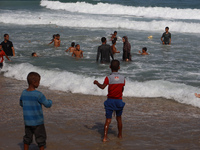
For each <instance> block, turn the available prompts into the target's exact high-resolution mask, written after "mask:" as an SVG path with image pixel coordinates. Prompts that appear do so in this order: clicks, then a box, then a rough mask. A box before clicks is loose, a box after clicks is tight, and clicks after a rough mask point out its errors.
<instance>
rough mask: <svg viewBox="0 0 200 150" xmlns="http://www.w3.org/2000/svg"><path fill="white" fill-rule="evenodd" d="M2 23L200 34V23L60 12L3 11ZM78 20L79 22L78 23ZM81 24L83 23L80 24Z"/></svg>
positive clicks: (0, 20) (0, 21)
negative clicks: (167, 30) (168, 30)
mask: <svg viewBox="0 0 200 150" xmlns="http://www.w3.org/2000/svg"><path fill="white" fill-rule="evenodd" d="M0 18H1V19H0V23H5V24H17V25H23V26H24V25H57V26H63V27H72V28H94V29H101V28H104V29H106V28H107V29H108V28H111V29H113V28H114V29H116V28H119V29H130V30H142V31H155V32H161V31H163V29H164V27H165V26H166V25H168V26H169V27H170V31H174V32H181V33H200V23H194V22H191V23H190V22H185V21H172V20H160V21H158V20H152V21H139V20H133V19H131V18H129V17H128V18H126V19H124V18H123V17H110V16H87V15H86V16H85V15H81V14H67V15H63V14H61V13H58V12H52V13H49V12H40V13H38V12H34V13H31V12H27V11H2V12H1V17H0ZM77 20H78V21H77ZM80 22H81V23H80Z"/></svg>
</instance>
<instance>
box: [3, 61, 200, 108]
mask: <svg viewBox="0 0 200 150" xmlns="http://www.w3.org/2000/svg"><path fill="white" fill-rule="evenodd" d="M1 71H2V72H3V74H4V76H5V77H10V78H15V79H17V80H24V81H25V80H26V77H27V75H28V73H29V72H31V71H36V72H38V73H39V74H40V75H41V77H42V79H41V85H43V86H46V87H48V88H49V89H51V90H60V91H65V92H72V93H81V94H89V95H104V96H106V94H107V89H105V90H100V89H99V88H97V87H96V86H95V85H94V84H93V81H94V80H95V79H96V80H98V81H99V82H101V83H102V82H103V81H104V77H99V78H96V77H94V76H93V77H91V76H84V75H77V74H74V73H71V72H67V71H60V70H56V69H55V70H47V69H42V68H39V67H35V66H33V65H31V64H29V63H21V64H18V65H11V64H6V63H5V66H4V68H3V69H2V70H1ZM195 92H200V89H199V88H196V87H192V86H188V85H185V84H180V83H172V82H169V81H163V80H151V81H146V82H137V81H132V80H130V79H128V78H127V79H126V86H125V90H124V96H127V97H163V98H167V99H173V100H175V101H177V102H179V103H183V104H189V105H192V106H195V107H199V108H200V100H199V99H198V98H196V97H195V96H194V93H195Z"/></svg>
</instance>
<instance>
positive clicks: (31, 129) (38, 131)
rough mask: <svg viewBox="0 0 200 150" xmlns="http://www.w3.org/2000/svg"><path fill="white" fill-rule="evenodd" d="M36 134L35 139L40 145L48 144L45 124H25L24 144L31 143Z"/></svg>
mask: <svg viewBox="0 0 200 150" xmlns="http://www.w3.org/2000/svg"><path fill="white" fill-rule="evenodd" d="M33 135H35V141H36V143H37V144H38V146H39V147H41V146H45V145H46V139H47V136H46V130H45V127H44V124H42V125H38V126H25V136H24V144H28V145H30V144H31V143H32V141H33Z"/></svg>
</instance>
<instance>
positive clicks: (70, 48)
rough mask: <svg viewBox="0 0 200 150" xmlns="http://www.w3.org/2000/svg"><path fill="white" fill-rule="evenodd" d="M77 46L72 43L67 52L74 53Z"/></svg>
mask: <svg viewBox="0 0 200 150" xmlns="http://www.w3.org/2000/svg"><path fill="white" fill-rule="evenodd" d="M74 46H75V43H74V42H72V43H71V46H70V47H69V48H68V49H67V50H66V52H68V51H69V52H70V53H73V51H74V50H76V48H75V47H74Z"/></svg>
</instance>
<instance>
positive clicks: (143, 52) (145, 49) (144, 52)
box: [139, 47, 149, 55]
mask: <svg viewBox="0 0 200 150" xmlns="http://www.w3.org/2000/svg"><path fill="white" fill-rule="evenodd" d="M139 53H140V54H141V55H149V54H148V53H147V48H146V47H143V48H142V52H141V51H139Z"/></svg>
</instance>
